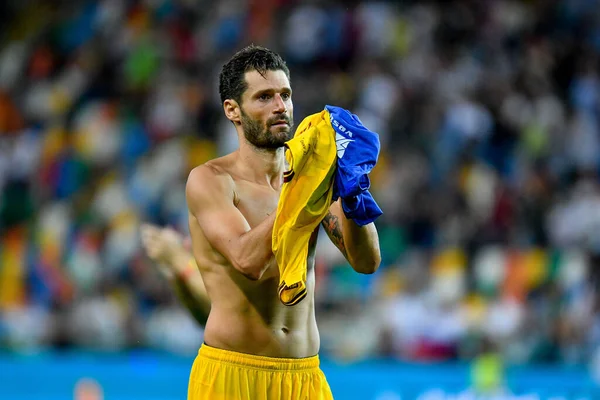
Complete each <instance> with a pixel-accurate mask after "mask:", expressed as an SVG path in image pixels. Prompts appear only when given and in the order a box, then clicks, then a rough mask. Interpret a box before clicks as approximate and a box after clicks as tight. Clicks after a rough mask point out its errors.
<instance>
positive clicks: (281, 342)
mask: <svg viewBox="0 0 600 400" xmlns="http://www.w3.org/2000/svg"><path fill="white" fill-rule="evenodd" d="M208 165H210V167H211V168H213V170H215V171H216V173H218V174H223V175H224V176H225V177H226V178H227V179H231V180H232V182H233V186H234V193H235V196H234V199H233V201H234V205H235V206H236V207H237V209H238V210H239V211H240V212H241V213H242V214H243V215H244V217H245V218H246V220H247V221H248V224H249V225H250V228H254V227H255V226H256V225H258V224H259V223H260V222H262V221H263V220H264V219H265V218H267V216H268V215H269V214H271V213H273V212H276V209H277V202H278V199H279V191H277V190H274V189H273V188H271V187H268V186H264V185H259V184H256V183H254V182H250V181H247V180H245V179H243V178H242V176H241V174H240V173H238V172H237V171H236V167H235V156H234V155H228V156H225V157H222V158H219V159H216V160H213V161H211V162H210V163H209V164H208ZM189 220H190V232H191V236H192V241H193V252H194V256H195V258H196V260H197V262H198V265H199V266H200V272H201V274H202V278H203V279H204V283H205V285H206V289H207V292H208V295H209V297H210V300H211V311H210V315H209V317H208V321H207V323H206V328H205V333H204V342H205V343H206V344H207V345H209V346H213V347H217V348H221V349H226V350H232V351H237V352H241V353H249V354H255V355H261V356H269V357H289V358H302V357H309V356H313V355H315V354H317V353H318V351H319V333H318V330H317V325H316V320H315V310H314V286H315V274H314V253H315V245H316V238H317V231H315V232H314V233H313V236H312V238H311V243H310V246H309V258H308V271H307V283H306V286H307V289H308V294H307V297H306V298H305V299H304V300H303V301H301V302H300V303H299V304H298V305H295V306H292V307H288V306H284V305H283V304H282V303H281V301H280V300H279V298H278V295H277V287H278V285H279V269H278V266H277V264H276V262H275V259H274V257H273V258H272V259H271V261H270V262H269V266H268V268H267V270H266V271H265V273H264V274H263V276H262V277H261V278H260V279H259V280H257V281H253V280H250V279H248V278H247V277H245V276H243V275H242V274H241V273H240V272H238V271H237V270H236V269H235V268H234V267H232V266H231V265H230V264H229V262H228V261H227V260H226V258H225V257H223V256H222V255H221V254H220V253H219V252H217V251H216V250H215V249H213V248H212V246H211V245H210V244H209V243H208V241H207V239H206V237H205V235H204V234H203V232H202V229H201V227H200V226H199V224H198V222H197V220H196V219H195V218H193V216H190V219H189Z"/></svg>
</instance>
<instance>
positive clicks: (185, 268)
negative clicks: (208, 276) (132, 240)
mask: <svg viewBox="0 0 600 400" xmlns="http://www.w3.org/2000/svg"><path fill="white" fill-rule="evenodd" d="M140 233H141V239H142V247H143V249H144V252H145V253H146V255H147V256H148V258H150V259H151V260H152V261H154V262H155V263H156V264H157V266H158V269H159V271H160V273H161V275H162V276H164V277H165V279H167V281H168V282H169V283H170V284H171V286H173V290H174V291H175V294H176V295H177V297H178V298H179V300H180V301H181V303H182V304H183V305H184V306H185V307H186V308H187V309H188V310H189V311H190V313H191V314H192V316H193V317H194V318H195V319H196V321H197V322H198V323H199V324H200V325H201V326H204V325H205V324H206V319H207V317H208V313H209V312H210V300H209V298H208V295H207V294H206V288H205V287H204V281H203V280H202V276H201V275H200V271H199V270H198V267H197V266H196V262H195V261H194V259H193V256H192V254H191V252H190V250H189V249H188V248H189V246H188V245H187V244H186V243H185V242H186V240H185V239H184V238H183V236H182V235H181V234H179V233H178V232H177V231H176V230H174V229H172V228H160V227H158V226H156V225H151V224H143V225H142V227H141V229H140Z"/></svg>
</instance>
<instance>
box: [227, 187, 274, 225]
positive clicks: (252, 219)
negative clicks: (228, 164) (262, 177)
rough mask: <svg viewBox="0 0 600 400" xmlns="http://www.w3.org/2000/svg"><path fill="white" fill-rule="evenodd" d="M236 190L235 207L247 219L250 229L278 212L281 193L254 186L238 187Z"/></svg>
mask: <svg viewBox="0 0 600 400" xmlns="http://www.w3.org/2000/svg"><path fill="white" fill-rule="evenodd" d="M236 189H237V190H236V198H235V206H236V207H237V208H238V210H240V212H241V213H242V215H243V216H244V217H245V218H246V221H248V224H249V225H250V228H254V227H255V226H256V225H258V224H260V223H261V222H262V221H264V220H265V219H266V218H267V217H268V216H269V215H271V214H272V213H275V212H277V203H278V201H279V192H276V191H274V190H272V189H270V188H262V187H253V186H252V185H238V186H237V188H236Z"/></svg>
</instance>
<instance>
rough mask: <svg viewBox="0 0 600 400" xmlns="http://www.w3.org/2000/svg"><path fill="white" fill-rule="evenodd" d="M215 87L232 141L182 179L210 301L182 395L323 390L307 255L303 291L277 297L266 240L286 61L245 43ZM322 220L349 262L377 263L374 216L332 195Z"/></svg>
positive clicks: (284, 116)
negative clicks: (370, 220) (287, 301)
mask: <svg viewBox="0 0 600 400" xmlns="http://www.w3.org/2000/svg"><path fill="white" fill-rule="evenodd" d="M219 78H220V79H219V91H220V95H221V101H222V102H223V110H224V112H225V116H226V117H227V118H228V119H229V120H230V121H231V122H232V123H233V124H234V126H235V129H236V130H237V133H238V138H239V149H238V150H236V151H235V152H233V153H231V154H228V155H226V156H224V157H221V158H217V159H214V160H212V161H209V162H207V163H206V164H203V165H201V166H198V167H196V168H195V169H194V170H192V171H191V173H190V175H189V177H188V182H187V186H186V197H187V204H188V208H189V227H190V233H191V238H192V251H193V254H194V257H195V259H196V262H197V264H198V266H199V269H200V272H201V274H202V278H203V279H204V284H205V285H206V290H207V292H208V296H209V298H210V301H211V310H210V314H209V316H208V321H207V323H206V328H205V332H204V344H203V345H202V347H201V348H200V351H199V353H198V356H197V358H196V360H195V361H194V365H193V367H192V371H191V374H190V382H189V388H188V399H194V400H197V399H223V400H232V399H273V400H275V399H289V400H292V399H294V400H296V399H311V400H312V399H331V398H332V394H331V391H330V389H329V385H328V384H327V381H326V379H325V377H324V375H323V373H322V371H321V370H320V369H319V360H318V355H317V354H318V352H319V332H318V330H317V324H316V321H315V303H314V288H315V273H314V256H315V244H316V235H317V232H318V230H315V232H314V233H313V236H312V238H311V244H310V248H309V255H308V272H307V282H306V286H307V289H308V294H307V296H306V298H305V299H304V300H303V301H302V302H300V303H299V304H297V305H295V306H291V307H290V306H285V305H283V304H282V303H281V301H280V300H279V297H278V294H277V287H278V285H279V270H278V266H277V265H276V263H275V260H274V256H273V252H272V249H271V236H272V230H273V223H274V221H275V215H276V209H277V202H278V199H279V194H280V191H281V187H282V185H283V172H284V170H285V157H284V143H285V142H286V141H288V140H289V139H291V138H292V137H293V133H292V125H293V105H292V89H291V88H290V80H289V70H288V68H287V66H286V64H285V62H284V61H283V60H282V59H281V57H280V56H279V55H277V54H276V53H274V52H272V51H270V50H267V49H264V48H261V47H256V46H249V47H246V48H244V49H243V50H241V51H239V52H238V53H236V54H235V55H234V56H233V57H232V58H231V59H230V60H229V61H228V62H227V63H226V64H225V65H224V66H223V68H222V70H221V74H220V77H219ZM323 226H324V228H325V230H326V232H327V234H328V235H329V237H330V238H331V240H332V241H333V243H334V244H335V245H336V246H337V247H338V248H339V249H340V251H341V252H342V253H343V254H344V256H345V257H346V259H347V260H348V262H349V263H350V265H351V266H352V268H353V269H354V270H355V271H357V272H360V273H365V274H370V273H373V272H375V271H376V270H377V268H378V267H379V263H380V252H379V239H378V235H377V231H376V229H375V226H374V224H369V225H366V226H363V227H359V226H358V225H356V224H355V223H354V222H353V221H352V220H349V219H346V217H345V215H344V213H343V211H342V208H341V203H340V202H339V201H338V202H334V203H333V204H332V205H331V208H330V212H329V214H328V215H327V216H326V217H325V219H324V221H323Z"/></svg>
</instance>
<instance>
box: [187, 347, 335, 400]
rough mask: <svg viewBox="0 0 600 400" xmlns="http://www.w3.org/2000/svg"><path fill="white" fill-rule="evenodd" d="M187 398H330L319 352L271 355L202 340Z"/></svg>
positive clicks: (227, 399)
mask: <svg viewBox="0 0 600 400" xmlns="http://www.w3.org/2000/svg"><path fill="white" fill-rule="evenodd" d="M187 398H188V400H301V399H302V400H333V395H332V394H331V389H330V388H329V384H328V383H327V380H326V379H325V375H324V374H323V371H321V369H320V368H319V356H313V357H308V358H272V357H261V356H255V355H251V354H243V353H236V352H233V351H228V350H221V349H216V348H214V347H210V346H207V345H205V344H203V345H202V347H200V351H199V352H198V356H197V357H196V359H195V360H194V365H193V366H192V372H191V373H190V382H189V386H188V397H187Z"/></svg>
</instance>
